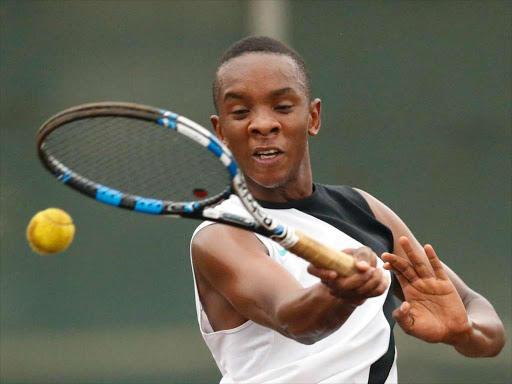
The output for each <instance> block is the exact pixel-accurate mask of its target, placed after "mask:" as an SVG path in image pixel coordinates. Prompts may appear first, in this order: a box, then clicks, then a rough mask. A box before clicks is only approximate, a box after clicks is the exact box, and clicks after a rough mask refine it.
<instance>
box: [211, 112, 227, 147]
mask: <svg viewBox="0 0 512 384" xmlns="http://www.w3.org/2000/svg"><path fill="white" fill-rule="evenodd" d="M210 122H211V123H212V127H213V130H214V131H215V136H217V138H218V139H219V140H220V141H222V143H223V144H224V145H226V146H227V142H226V138H225V137H224V133H223V132H222V125H221V124H220V118H219V116H217V115H211V116H210Z"/></svg>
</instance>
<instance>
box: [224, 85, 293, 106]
mask: <svg viewBox="0 0 512 384" xmlns="http://www.w3.org/2000/svg"><path fill="white" fill-rule="evenodd" d="M288 93H291V94H295V91H294V89H293V88H290V87H285V88H280V89H276V90H275V91H272V92H270V93H269V95H268V96H269V98H274V97H279V96H282V95H285V94H288ZM245 98H246V97H245V95H244V94H242V93H237V92H227V93H226V94H225V95H224V98H223V101H224V102H226V100H228V99H239V100H244V99H245Z"/></svg>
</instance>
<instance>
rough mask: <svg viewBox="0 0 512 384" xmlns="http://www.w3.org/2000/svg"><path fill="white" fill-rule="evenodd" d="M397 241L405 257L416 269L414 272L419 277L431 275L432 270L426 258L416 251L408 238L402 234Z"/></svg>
mask: <svg viewBox="0 0 512 384" xmlns="http://www.w3.org/2000/svg"><path fill="white" fill-rule="evenodd" d="M398 242H399V243H400V246H401V247H402V249H403V250H404V251H405V253H406V254H407V258H408V259H409V261H410V263H411V264H412V266H413V267H414V270H415V271H416V274H417V275H418V276H419V277H421V278H427V277H433V273H432V270H431V269H430V268H429V265H427V263H426V261H427V260H426V259H425V257H424V256H423V255H421V254H420V253H418V252H416V251H415V250H414V249H413V247H412V245H411V242H410V241H409V239H408V238H407V237H405V236H402V237H401V238H400V239H399V240H398Z"/></svg>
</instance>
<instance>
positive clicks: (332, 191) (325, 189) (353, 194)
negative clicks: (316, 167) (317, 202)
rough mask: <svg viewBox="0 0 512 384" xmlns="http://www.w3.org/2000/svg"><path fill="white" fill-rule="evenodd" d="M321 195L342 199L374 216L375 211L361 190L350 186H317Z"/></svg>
mask: <svg viewBox="0 0 512 384" xmlns="http://www.w3.org/2000/svg"><path fill="white" fill-rule="evenodd" d="M317 187H318V189H319V193H320V194H326V195H329V196H331V197H334V198H337V199H342V200H344V201H345V203H349V204H352V205H355V206H357V207H358V208H360V209H362V210H363V211H365V212H367V213H369V214H370V215H372V216H374V214H373V211H372V209H371V207H370V205H369V203H368V201H367V199H366V198H365V196H364V192H363V191H361V190H360V189H357V188H354V187H351V186H348V185H324V184H317Z"/></svg>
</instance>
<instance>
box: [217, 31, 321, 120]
mask: <svg viewBox="0 0 512 384" xmlns="http://www.w3.org/2000/svg"><path fill="white" fill-rule="evenodd" d="M249 52H262V53H276V54H279V55H284V56H288V57H290V58H291V59H292V60H293V61H294V62H295V64H297V67H298V68H299V72H300V74H301V76H302V79H301V80H302V81H303V83H304V88H305V91H306V96H307V98H308V100H309V101H311V97H312V93H313V92H312V88H313V86H312V83H311V76H310V75H309V71H308V70H307V68H306V64H305V63H304V60H303V59H302V57H301V56H300V55H299V54H298V53H297V52H296V51H295V50H294V49H293V48H290V47H289V46H287V45H286V44H283V43H281V42H280V41H278V40H275V39H272V38H270V37H267V36H250V37H246V38H243V39H241V40H239V41H237V42H235V43H233V44H232V45H231V46H230V47H229V48H228V49H227V50H226V51H225V52H224V54H223V55H222V56H221V58H220V61H219V65H218V66H217V69H216V70H215V76H214V79H213V84H212V93H213V105H214V106H215V110H216V111H217V112H218V111H219V108H218V105H217V98H218V97H219V94H220V78H219V70H220V69H221V67H222V66H223V65H224V64H225V63H226V62H228V61H229V60H231V59H234V58H235V57H238V56H241V55H243V54H245V53H249Z"/></svg>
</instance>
